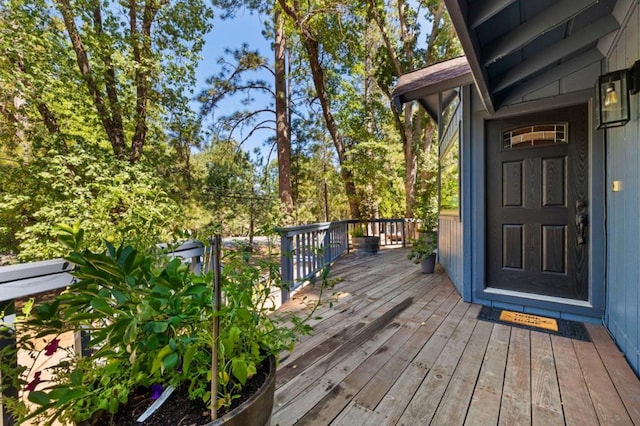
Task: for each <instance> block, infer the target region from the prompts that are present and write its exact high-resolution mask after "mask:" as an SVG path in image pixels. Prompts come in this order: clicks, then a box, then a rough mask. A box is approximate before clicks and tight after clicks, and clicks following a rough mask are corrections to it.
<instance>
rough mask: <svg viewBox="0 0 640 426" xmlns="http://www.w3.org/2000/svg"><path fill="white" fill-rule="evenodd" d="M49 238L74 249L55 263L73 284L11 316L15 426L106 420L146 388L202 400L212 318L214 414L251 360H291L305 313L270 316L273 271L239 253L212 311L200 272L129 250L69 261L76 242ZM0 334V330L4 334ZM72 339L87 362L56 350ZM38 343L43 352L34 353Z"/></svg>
mask: <svg viewBox="0 0 640 426" xmlns="http://www.w3.org/2000/svg"><path fill="white" fill-rule="evenodd" d="M59 231H60V232H61V240H62V241H63V242H65V244H67V245H68V246H69V247H70V248H72V249H74V251H73V252H72V253H71V254H70V255H69V256H68V257H67V260H69V261H70V262H72V263H73V264H75V265H76V268H75V270H74V272H73V275H74V277H75V278H76V282H75V283H74V284H73V286H72V287H70V288H69V290H68V291H67V292H64V293H62V294H61V295H59V296H57V297H55V298H54V299H53V300H51V301H48V302H45V303H42V304H40V305H37V306H35V307H34V305H33V304H32V303H29V304H27V306H26V307H25V309H24V311H23V315H22V316H20V317H19V318H18V320H17V322H16V324H15V327H16V333H15V335H16V336H17V339H18V341H17V347H18V348H19V350H26V351H28V353H29V354H30V358H31V360H32V363H31V364H30V365H26V366H17V367H15V366H14V367H12V364H11V362H10V360H11V359H13V357H14V356H15V351H16V349H15V348H14V347H12V346H6V347H4V348H2V349H1V350H0V360H1V361H2V363H1V364H0V368H1V369H2V370H1V371H2V374H3V378H12V379H13V380H12V381H11V382H9V383H7V381H6V380H5V382H3V385H4V386H9V385H13V386H14V387H15V388H17V389H19V392H20V394H21V395H26V396H27V397H28V400H29V401H30V402H31V403H33V404H35V405H34V406H33V407H31V408H30V407H28V406H27V405H25V404H24V403H23V402H21V400H20V401H19V402H17V403H13V404H11V409H12V410H13V412H14V413H15V414H16V415H17V416H18V421H19V422H21V421H24V420H26V419H30V418H35V419H36V420H37V421H39V422H41V423H39V424H50V422H52V421H54V420H55V419H58V418H59V419H60V420H62V421H72V422H80V421H83V420H88V419H91V418H94V417H95V416H96V415H100V414H101V413H115V412H116V411H117V410H118V408H119V407H120V406H121V405H123V404H126V403H127V402H128V401H129V397H130V396H131V395H132V392H134V390H136V389H138V388H144V389H149V390H151V389H152V387H154V385H155V386H158V385H161V386H162V387H166V386H180V385H183V386H187V387H188V389H189V393H190V395H191V397H192V398H201V399H203V400H204V401H205V402H207V401H210V400H211V394H210V388H209V382H210V380H211V371H212V370H211V353H212V352H211V348H212V345H213V344H214V342H213V340H212V327H213V319H214V317H216V316H217V317H218V318H219V319H220V330H221V333H220V337H219V340H218V342H217V345H218V349H219V366H220V368H219V372H218V385H219V387H218V390H217V392H218V395H217V397H216V405H217V406H218V407H229V406H230V405H231V403H232V402H233V401H234V400H235V399H236V398H237V397H238V394H239V392H240V391H241V389H242V387H243V386H244V384H245V383H246V381H247V380H248V379H249V378H250V377H251V376H253V375H254V374H256V371H257V365H258V364H259V363H260V362H262V361H263V360H264V359H265V358H266V357H268V356H269V355H276V356H277V355H278V354H279V353H280V352H281V351H283V350H291V348H292V346H293V343H294V342H295V340H296V338H297V336H298V335H299V334H300V333H305V332H308V331H309V330H310V327H309V326H308V325H306V320H307V319H309V318H311V315H313V310H312V311H311V312H310V313H309V315H308V316H307V317H306V318H280V317H278V316H277V315H274V314H273V311H274V305H273V301H272V299H271V297H272V296H271V293H272V291H273V290H274V288H279V287H280V286H281V285H282V284H281V280H280V272H279V267H278V265H277V264H274V263H271V262H268V261H256V262H253V261H251V259H249V258H248V257H247V253H246V252H231V253H227V254H226V255H225V256H224V261H223V264H224V269H223V276H222V278H223V279H222V292H223V295H224V304H223V307H222V308H221V310H220V311H219V312H217V313H216V312H214V311H213V308H212V288H211V282H212V279H211V274H205V275H195V274H194V273H192V272H191V271H190V270H189V269H188V267H187V266H186V265H185V264H183V263H182V261H181V260H180V259H173V260H168V259H166V258H165V257H163V256H162V255H159V254H158V253H154V252H149V251H145V250H139V249H137V248H135V247H133V246H131V245H124V244H122V245H120V246H119V247H115V246H114V245H112V244H110V243H107V244H106V250H105V251H102V252H93V251H90V250H82V251H79V250H78V249H79V248H80V247H81V246H83V245H84V242H83V236H84V232H83V231H82V230H81V229H80V228H79V227H78V226H75V227H69V226H64V225H62V226H60V227H59ZM326 273H327V272H326V271H325V275H324V276H323V279H325V280H326ZM315 306H316V307H317V305H315ZM3 327H4V325H3V324H2V327H0V331H2V332H8V330H9V329H8V328H3ZM80 331H82V332H86V333H88V334H89V336H90V342H89V347H90V348H92V349H93V350H94V352H93V353H92V354H91V355H90V356H86V357H78V356H77V355H76V354H75V353H74V351H73V349H71V348H69V347H65V346H64V345H61V343H60V341H61V340H60V339H61V337H62V336H63V335H64V334H65V333H68V332H80ZM45 337H46V339H47V340H46V345H44V347H41V346H36V343H37V342H38V341H39V340H41V339H43V338H45ZM56 353H59V354H61V356H60V361H59V362H58V363H57V364H55V365H54V366H53V367H49V368H48V370H49V371H48V372H45V371H40V370H37V368H39V367H38V366H39V365H41V361H42V359H43V358H45V357H49V356H52V355H54V354H56ZM46 373H51V375H52V377H51V378H50V379H47V378H46V377H45V374H46Z"/></svg>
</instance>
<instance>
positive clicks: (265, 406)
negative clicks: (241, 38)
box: [207, 355, 276, 426]
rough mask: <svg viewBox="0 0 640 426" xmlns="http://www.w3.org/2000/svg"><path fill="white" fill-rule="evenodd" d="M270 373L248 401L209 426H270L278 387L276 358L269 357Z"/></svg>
mask: <svg viewBox="0 0 640 426" xmlns="http://www.w3.org/2000/svg"><path fill="white" fill-rule="evenodd" d="M268 361H269V362H268V365H269V373H268V376H267V378H266V379H265V381H264V383H263V384H262V386H261V387H260V389H258V392H256V393H254V394H253V395H252V396H251V397H250V398H249V399H248V400H247V401H245V402H243V403H242V404H241V405H240V406H238V407H236V408H235V409H233V410H231V411H229V412H228V413H227V414H225V415H224V416H222V417H220V418H219V419H216V420H214V421H212V422H211V423H208V424H207V426H222V425H225V426H269V424H270V423H271V412H272V411H273V395H274V393H275V389H276V358H275V357H274V356H273V355H272V356H270V357H269V358H268Z"/></svg>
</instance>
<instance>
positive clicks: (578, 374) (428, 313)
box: [271, 249, 640, 426]
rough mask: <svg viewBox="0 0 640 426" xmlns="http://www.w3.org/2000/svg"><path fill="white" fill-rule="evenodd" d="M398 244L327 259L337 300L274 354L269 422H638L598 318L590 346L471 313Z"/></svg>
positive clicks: (630, 383) (631, 381)
mask: <svg viewBox="0 0 640 426" xmlns="http://www.w3.org/2000/svg"><path fill="white" fill-rule="evenodd" d="M406 253H407V250H406V249H388V250H383V251H381V252H380V253H379V254H378V255H375V256H370V257H361V258H358V257H355V256H354V255H349V256H346V257H344V258H342V259H340V260H339V261H338V262H337V263H336V264H335V265H334V267H333V270H332V276H333V277H337V278H339V279H341V280H342V281H341V282H340V283H339V284H337V285H336V287H335V289H334V291H337V292H338V293H337V294H336V301H335V303H333V305H332V306H330V305H329V304H325V305H324V306H323V307H322V308H321V309H320V312H319V315H321V316H322V319H321V320H317V321H316V324H315V330H314V334H313V335H312V336H307V337H306V338H305V339H303V341H302V342H301V343H299V344H298V346H297V347H296V348H295V350H294V351H293V352H292V353H291V354H290V355H289V357H287V358H286V359H284V360H283V361H282V362H281V365H280V367H279V370H278V378H277V390H276V395H275V402H274V412H273V417H272V421H271V424H272V425H280V426H285V425H292V424H300V425H303V424H304V425H328V424H331V425H349V426H360V425H394V424H399V425H411V426H413V425H426V424H434V425H456V424H469V425H494V424H500V425H526V424H533V425H563V424H567V425H580V426H587V425H596V424H603V425H613V424H624V425H627V424H628V425H632V424H638V425H640V382H639V381H638V379H637V377H636V376H635V374H634V373H633V371H632V370H631V369H630V367H629V366H628V364H627V363H626V361H625V359H624V358H623V356H622V355H621V353H620V352H619V351H618V349H617V348H616V346H615V344H614V343H613V342H612V340H611V339H610V337H609V335H608V334H607V332H606V330H605V329H604V328H603V327H601V326H595V325H588V331H589V333H590V335H591V337H592V340H593V342H592V343H588V342H582V341H578V340H571V339H568V338H564V337H557V336H551V335H549V334H546V333H542V332H537V331H528V330H524V329H521V328H515V327H509V326H504V325H499V324H494V323H490V322H485V321H478V320H477V319H476V317H477V314H478V312H479V310H480V306H478V305H473V304H469V303H464V302H463V301H462V300H461V299H460V296H459V295H458V293H457V292H456V291H455V289H454V287H453V285H452V284H451V282H450V281H449V279H448V278H447V276H446V274H444V273H442V272H439V273H438V272H436V273H435V274H430V275H426V274H421V273H420V271H419V269H420V268H419V267H418V266H416V265H413V264H411V263H410V262H409V261H408V260H407V259H406ZM315 291H316V290H313V289H312V290H311V291H306V290H305V293H306V295H307V296H309V297H310V298H312V297H313V294H314V292H315ZM285 309H291V310H294V309H296V305H295V303H292V304H290V305H288V306H285Z"/></svg>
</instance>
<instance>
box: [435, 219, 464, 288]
mask: <svg viewBox="0 0 640 426" xmlns="http://www.w3.org/2000/svg"><path fill="white" fill-rule="evenodd" d="M438 262H439V263H440V265H442V267H443V268H444V269H445V270H446V271H447V274H448V275H449V279H451V282H453V284H454V285H455V286H456V289H457V290H458V292H459V293H460V294H462V292H463V267H464V265H463V263H462V262H463V256H462V222H461V221H460V216H455V215H440V218H439V220H438Z"/></svg>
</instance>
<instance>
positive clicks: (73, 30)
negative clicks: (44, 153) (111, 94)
mask: <svg viewBox="0 0 640 426" xmlns="http://www.w3.org/2000/svg"><path fill="white" fill-rule="evenodd" d="M57 3H58V8H59V10H60V13H61V14H62V18H63V20H64V24H65V28H66V29H67V33H68V34H69V39H70V41H71V45H72V46H73V50H74V52H75V54H76V61H77V63H78V68H79V69H80V74H81V75H82V77H83V78H84V81H85V83H86V85H87V89H88V90H89V93H90V94H91V97H92V98H93V103H94V105H95V107H96V110H97V112H98V117H99V118H100V122H101V123H102V126H103V128H104V130H105V133H106V134H107V138H108V139H109V142H111V147H112V148H113V153H114V154H115V155H116V157H118V158H125V157H126V151H125V140H124V136H123V135H124V130H123V129H122V127H120V128H118V126H117V122H114V120H113V118H112V117H111V115H110V114H109V111H108V109H107V106H106V104H105V102H104V96H103V94H102V93H101V91H100V89H99V85H98V83H97V82H96V80H95V78H94V76H93V73H92V71H91V64H90V63H89V57H88V56H87V52H86V50H85V47H84V44H83V43H82V39H81V37H80V32H79V31H78V28H77V26H76V23H75V19H74V18H75V17H74V15H73V9H72V8H71V3H70V2H69V0H57Z"/></svg>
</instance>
